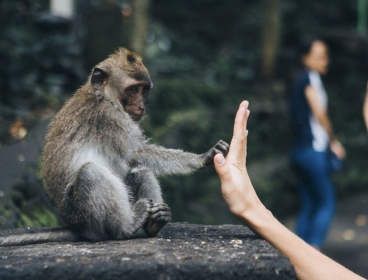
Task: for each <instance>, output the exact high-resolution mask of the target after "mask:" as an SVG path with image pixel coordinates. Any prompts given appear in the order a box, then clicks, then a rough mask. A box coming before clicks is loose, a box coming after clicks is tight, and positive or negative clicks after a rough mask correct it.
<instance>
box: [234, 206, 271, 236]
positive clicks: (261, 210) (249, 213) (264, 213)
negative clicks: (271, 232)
mask: <svg viewBox="0 0 368 280" xmlns="http://www.w3.org/2000/svg"><path fill="white" fill-rule="evenodd" d="M240 218H241V219H242V220H243V221H244V222H245V223H247V224H248V225H249V226H250V227H251V228H253V229H254V230H255V231H257V232H259V233H262V231H263V230H264V229H265V228H266V227H267V226H268V225H269V224H270V223H271V222H272V221H273V220H274V219H275V218H274V216H273V215H272V212H271V211H269V210H268V209H267V208H266V207H265V206H264V205H263V204H262V203H261V202H260V201H258V202H256V203H255V204H254V206H253V207H251V208H248V209H247V210H246V211H244V212H243V213H242V214H241V215H240Z"/></svg>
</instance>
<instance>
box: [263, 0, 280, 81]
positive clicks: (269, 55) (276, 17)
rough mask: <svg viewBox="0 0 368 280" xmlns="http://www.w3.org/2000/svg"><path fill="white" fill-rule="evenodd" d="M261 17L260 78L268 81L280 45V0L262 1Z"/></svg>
mask: <svg viewBox="0 0 368 280" xmlns="http://www.w3.org/2000/svg"><path fill="white" fill-rule="evenodd" d="M262 16H263V20H262V37H261V40H262V42H261V44H262V48H261V49H262V76H263V78H264V79H265V80H266V81H270V80H272V78H273V77H274V68H275V61H276V57H277V52H278V49H279V43H280V26H281V13H280V0H263V7H262Z"/></svg>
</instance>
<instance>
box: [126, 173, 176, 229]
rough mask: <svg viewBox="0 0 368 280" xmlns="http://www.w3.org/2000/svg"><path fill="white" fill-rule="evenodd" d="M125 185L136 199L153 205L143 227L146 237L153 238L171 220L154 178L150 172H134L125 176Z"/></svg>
mask: <svg viewBox="0 0 368 280" xmlns="http://www.w3.org/2000/svg"><path fill="white" fill-rule="evenodd" d="M127 183H128V185H129V186H131V187H132V189H133V191H134V194H135V196H136V197H137V198H139V199H142V198H149V199H152V200H153V202H154V204H153V207H152V208H151V210H150V211H149V220H148V222H147V223H146V225H145V226H144V231H145V232H146V234H147V235H148V236H155V235H156V234H157V233H158V232H159V231H160V230H161V229H162V228H163V227H164V226H165V225H166V224H167V223H168V222H169V221H170V219H171V210H170V208H169V206H167V205H166V204H165V203H163V200H162V195H161V188H160V184H159V182H158V180H157V178H156V176H155V175H154V174H153V172H151V171H150V170H136V171H135V172H134V173H131V174H129V175H128V176H127Z"/></svg>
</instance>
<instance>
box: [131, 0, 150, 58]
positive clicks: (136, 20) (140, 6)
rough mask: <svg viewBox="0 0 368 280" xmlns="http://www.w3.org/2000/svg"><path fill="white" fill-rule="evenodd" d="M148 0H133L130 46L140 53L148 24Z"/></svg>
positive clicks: (142, 52)
mask: <svg viewBox="0 0 368 280" xmlns="http://www.w3.org/2000/svg"><path fill="white" fill-rule="evenodd" d="M149 6H150V0H133V1H132V8H133V17H132V26H131V37H130V47H131V49H132V50H134V51H135V52H137V53H138V54H140V55H143V54H144V47H145V39H146V35H147V31H148V25H149Z"/></svg>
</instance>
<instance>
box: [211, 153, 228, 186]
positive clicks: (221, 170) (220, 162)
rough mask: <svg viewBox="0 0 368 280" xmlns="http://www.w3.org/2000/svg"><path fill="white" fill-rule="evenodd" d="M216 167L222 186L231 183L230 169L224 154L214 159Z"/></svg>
mask: <svg viewBox="0 0 368 280" xmlns="http://www.w3.org/2000/svg"><path fill="white" fill-rule="evenodd" d="M214 166H215V170H216V172H217V174H218V176H219V177H220V180H221V183H222V184H223V183H225V182H229V181H231V173H230V169H229V166H228V165H227V163H226V159H225V157H224V155H223V154H221V153H220V154H217V155H216V156H215V157H214Z"/></svg>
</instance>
